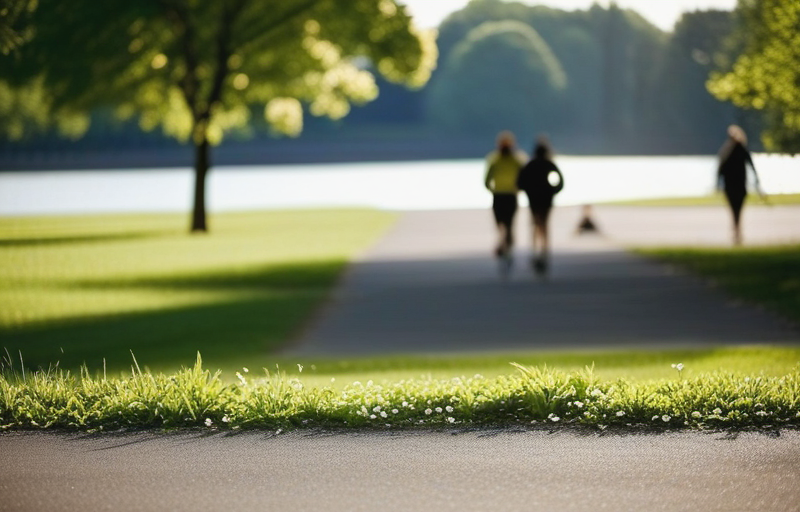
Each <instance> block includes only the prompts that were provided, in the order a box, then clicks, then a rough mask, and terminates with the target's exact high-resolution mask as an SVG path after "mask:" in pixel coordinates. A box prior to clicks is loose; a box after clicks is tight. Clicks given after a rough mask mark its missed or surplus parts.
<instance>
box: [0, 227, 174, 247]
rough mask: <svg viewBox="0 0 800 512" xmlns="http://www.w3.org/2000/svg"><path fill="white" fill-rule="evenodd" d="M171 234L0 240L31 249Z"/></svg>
mask: <svg viewBox="0 0 800 512" xmlns="http://www.w3.org/2000/svg"><path fill="white" fill-rule="evenodd" d="M170 235H172V233H170V232H164V231H138V232H126V233H102V234H96V235H75V236H60V237H42V238H7V239H4V240H0V248H2V247H33V246H52V245H71V244H84V243H85V244H91V243H98V242H126V241H132V240H143V239H146V238H158V237H164V236H170Z"/></svg>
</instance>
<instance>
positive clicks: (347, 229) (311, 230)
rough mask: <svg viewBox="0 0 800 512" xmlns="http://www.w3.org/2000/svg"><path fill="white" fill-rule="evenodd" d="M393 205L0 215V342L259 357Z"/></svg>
mask: <svg viewBox="0 0 800 512" xmlns="http://www.w3.org/2000/svg"><path fill="white" fill-rule="evenodd" d="M394 218H395V215H394V214H391V213H388V212H380V211H375V210H311V211H305V210H304V211H269V212H247V213H223V214H218V215H215V216H214V217H213V218H212V224H211V234H210V235H189V234H187V232H186V225H185V221H186V219H185V216H184V215H179V214H174V215H173V214H158V215H112V216H75V217H9V218H0V282H1V283H3V285H2V287H0V347H5V348H6V349H8V351H9V352H10V353H11V354H14V355H15V357H16V356H17V353H18V352H22V354H23V355H24V360H25V362H26V364H28V365H29V366H30V367H32V368H37V367H42V368H48V367H49V366H50V365H52V364H55V363H56V362H58V363H59V365H60V367H61V368H69V369H73V370H74V371H78V369H79V368H80V366H81V365H82V364H86V365H88V366H89V367H90V368H92V369H97V368H103V367H104V365H105V367H107V369H108V370H109V371H116V370H124V369H126V368H128V367H129V365H130V351H131V350H133V352H134V353H135V354H136V355H137V356H138V357H140V358H141V359H142V360H145V361H147V362H148V364H149V365H150V367H151V368H152V369H154V370H163V371H169V370H177V369H179V368H180V367H181V366H190V365H191V364H192V362H193V361H194V357H195V354H196V353H197V351H198V350H199V351H200V352H201V353H202V354H203V355H204V357H205V358H206V361H207V362H208V363H209V364H211V365H213V366H214V367H218V368H233V369H235V368H238V367H240V366H241V365H242V364H251V365H254V364H267V360H266V359H265V358H266V355H267V354H269V353H270V351H271V350H272V349H274V348H275V347H277V346H280V345H281V344H283V343H285V342H286V341H287V339H288V338H290V337H291V336H292V335H293V334H294V333H295V331H296V330H297V329H298V327H299V326H301V325H302V324H303V322H304V321H305V320H306V319H307V318H308V317H309V315H310V314H311V312H312V311H314V310H315V308H317V307H318V305H319V304H320V302H321V301H323V300H324V299H325V298H326V297H327V294H328V293H329V290H330V289H331V287H332V286H333V285H334V284H335V282H336V280H337V279H338V278H339V276H340V274H341V272H342V270H343V269H344V267H345V265H346V264H347V262H348V261H350V260H351V259H352V257H353V256H354V254H355V253H357V252H358V251H360V250H362V249H363V248H364V247H366V246H367V245H368V244H369V243H371V242H372V241H373V240H374V239H375V238H376V237H377V236H378V235H379V234H380V233H382V232H383V231H384V230H385V229H386V228H387V227H388V226H389V225H390V223H391V222H393V220H394Z"/></svg>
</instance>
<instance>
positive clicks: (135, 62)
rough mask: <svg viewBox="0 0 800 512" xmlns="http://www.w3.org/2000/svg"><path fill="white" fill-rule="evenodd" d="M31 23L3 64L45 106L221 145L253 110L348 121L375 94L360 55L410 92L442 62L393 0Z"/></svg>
mask: <svg viewBox="0 0 800 512" xmlns="http://www.w3.org/2000/svg"><path fill="white" fill-rule="evenodd" d="M31 24H32V26H33V27H35V37H33V38H32V39H31V40H30V41H29V42H28V43H27V44H26V45H24V46H23V47H22V48H21V50H20V55H19V56H16V57H14V58H8V59H6V61H5V62H4V68H5V69H6V72H5V73H4V75H5V77H4V78H5V79H6V80H7V81H10V82H13V83H14V84H15V85H19V86H24V85H26V84H28V83H30V82H31V81H35V80H43V85H44V87H45V89H46V91H47V93H48V95H49V96H50V97H52V104H50V105H47V104H45V105H43V106H42V108H43V109H45V110H48V111H50V113H51V114H53V115H54V116H55V117H59V116H61V115H63V114H69V113H72V112H75V111H78V112H87V111H89V110H90V109H92V108H94V107H97V106H103V105H111V106H114V107H116V108H117V112H118V114H119V115H120V116H121V117H123V118H127V117H131V116H138V117H139V121H140V125H141V126H142V128H144V129H145V130H151V129H154V128H156V127H161V128H162V130H164V132H165V133H167V134H168V135H170V136H173V137H176V138H178V139H180V140H187V139H188V138H189V137H190V136H191V135H192V133H193V130H200V132H197V133H195V136H196V137H207V138H208V139H209V140H211V141H212V142H219V141H220V140H221V138H222V136H223V134H224V132H225V131H228V130H230V129H234V128H242V127H245V126H246V125H247V123H248V121H249V115H250V109H249V108H248V106H249V105H261V106H262V108H265V107H264V106H266V108H265V115H266V116H267V119H268V121H270V122H271V123H272V124H273V125H274V126H275V127H276V129H278V130H280V131H283V132H286V133H290V134H296V133H297V131H298V130H299V129H300V127H301V126H302V124H301V120H300V119H299V118H298V116H299V115H300V113H299V112H298V111H297V109H298V108H299V106H300V104H299V103H298V101H302V102H308V103H309V104H310V107H309V108H310V110H311V112H312V113H313V114H315V115H325V116H329V117H334V118H339V117H342V116H343V115H345V114H346V113H347V111H348V109H349V107H348V105H349V103H350V102H356V103H363V102H365V101H369V100H371V99H373V98H374V97H375V95H376V94H377V91H376V88H375V84H374V81H373V78H372V75H371V74H370V73H369V72H368V71H366V70H364V69H362V68H360V67H359V66H358V65H357V62H356V61H354V60H353V58H354V57H363V58H366V59H368V61H369V62H372V63H374V65H375V66H376V68H377V69H378V70H379V71H380V72H381V73H382V74H383V75H384V76H386V77H387V78H389V79H391V80H393V81H397V82H403V83H407V84H409V85H413V86H420V85H422V84H423V83H424V82H425V80H426V79H427V75H428V73H429V72H430V70H431V68H432V66H433V63H434V60H435V47H434V46H433V45H432V41H430V36H425V35H424V34H420V33H418V32H416V31H415V30H414V29H413V27H412V26H411V25H410V18H409V17H408V16H407V15H406V14H405V11H404V9H403V8H402V7H401V6H398V5H396V4H395V3H394V2H392V1H390V0H358V1H355V2H354V1H348V2H345V1H330V2H317V1H309V0H291V1H284V2H281V4H280V6H277V5H275V4H273V3H271V2H266V1H259V0H237V1H231V2H199V3H198V2H185V1H179V0H175V1H167V2H162V1H157V0H145V1H140V2H134V3H130V2H119V1H112V2H102V4H98V3H97V2H93V1H90V0H76V1H75V2H69V3H64V2H57V1H55V0H43V1H42V2H40V5H39V7H38V9H37V10H36V11H35V13H34V15H33V18H32V20H31ZM426 38H427V39H426ZM9 71H10V73H11V74H10V75H9V74H8V72H9ZM272 101H275V102H276V103H275V104H274V105H273V106H272V107H271V108H270V107H269V105H270V102H272ZM15 135H18V134H17V133H16V132H15Z"/></svg>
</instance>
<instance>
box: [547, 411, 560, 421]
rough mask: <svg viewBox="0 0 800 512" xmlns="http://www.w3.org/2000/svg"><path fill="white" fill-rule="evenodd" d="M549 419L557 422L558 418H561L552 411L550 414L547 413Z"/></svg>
mask: <svg viewBox="0 0 800 512" xmlns="http://www.w3.org/2000/svg"><path fill="white" fill-rule="evenodd" d="M547 419H548V420H550V421H552V422H553V423H555V422H557V421H558V420H560V419H561V418H559V417H558V416H556V415H555V414H553V413H552V412H551V413H550V414H548V415H547Z"/></svg>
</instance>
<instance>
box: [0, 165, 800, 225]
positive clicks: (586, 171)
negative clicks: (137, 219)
mask: <svg viewBox="0 0 800 512" xmlns="http://www.w3.org/2000/svg"><path fill="white" fill-rule="evenodd" d="M754 160H755V165H756V168H757V169H758V174H759V177H760V178H761V183H762V186H763V189H764V190H765V192H766V193H767V194H779V193H798V192H800V159H798V158H795V159H793V158H790V157H788V156H784V155H762V154H758V155H754ZM556 163H557V164H558V166H559V167H560V168H561V170H562V172H563V174H564V181H565V187H564V190H563V191H562V193H561V194H559V196H558V197H557V199H556V204H558V205H574V204H586V203H598V202H603V201H613V200H622V199H643V198H657V197H681V196H702V195H706V194H708V193H709V192H711V191H712V190H713V188H714V184H715V179H716V158H715V157H713V156H657V157H639V156H609V157H606V156H602V157H598V156H558V157H557V158H556ZM484 165H485V164H484V162H483V161H482V160H443V161H420V162H380V163H352V164H320V165H285V166H236V167H224V166H220V167H215V168H214V169H212V171H211V173H210V174H209V177H208V188H207V192H208V196H207V201H208V203H207V204H208V207H209V211H212V212H213V211H224V210H253V209H279V208H280V209H282V208H317V207H345V206H347V207H351V206H356V207H361V206H363V207H373V208H379V209H387V210H437V209H462V208H486V207H487V206H488V205H489V204H490V203H491V196H490V195H489V193H488V192H487V191H486V190H485V189H484V188H483V174H484V171H485V169H484ZM192 186H193V178H192V170H191V169H189V168H169V169H130V170H113V171H112V170H109V171H79V170H75V171H55V172H25V173H23V172H19V173H13V172H12V173H0V215H6V216H8V215H37V214H78V213H110V212H161V211H188V210H189V208H190V205H191V195H192ZM523 203H524V199H523Z"/></svg>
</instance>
